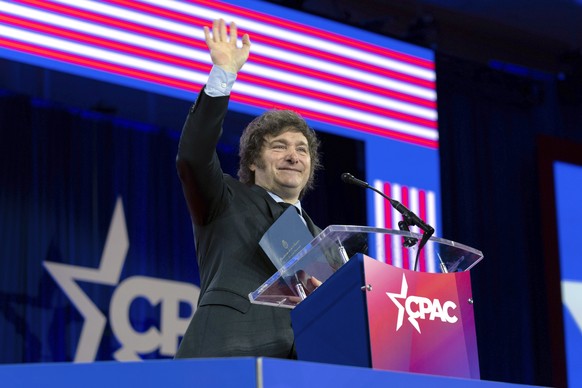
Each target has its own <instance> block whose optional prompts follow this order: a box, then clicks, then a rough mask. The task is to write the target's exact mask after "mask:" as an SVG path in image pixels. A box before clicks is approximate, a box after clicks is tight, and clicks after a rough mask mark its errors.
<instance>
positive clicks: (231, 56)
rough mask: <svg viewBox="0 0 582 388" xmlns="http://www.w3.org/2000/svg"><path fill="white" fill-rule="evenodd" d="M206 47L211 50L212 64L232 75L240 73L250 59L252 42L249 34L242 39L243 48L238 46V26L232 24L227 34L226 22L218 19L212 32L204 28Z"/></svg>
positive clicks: (214, 22) (213, 25)
mask: <svg viewBox="0 0 582 388" xmlns="http://www.w3.org/2000/svg"><path fill="white" fill-rule="evenodd" d="M204 37H205V40H206V45H207V46H208V48H209V49H210V58H211V59H212V63H213V64H214V65H216V66H220V67H221V68H223V69H224V70H226V71H228V72H231V73H235V74H236V73H238V71H239V70H240V69H241V68H242V66H243V65H244V64H245V62H246V61H247V59H248V58H249V53H250V49H251V40H250V38H249V35H248V34H244V35H243V37H242V47H238V46H237V26H236V24H235V23H234V22H231V23H230V33H229V32H227V27H226V22H225V21H224V20H223V19H216V20H214V21H213V22H212V32H211V31H210V28H209V27H206V26H205V27H204Z"/></svg>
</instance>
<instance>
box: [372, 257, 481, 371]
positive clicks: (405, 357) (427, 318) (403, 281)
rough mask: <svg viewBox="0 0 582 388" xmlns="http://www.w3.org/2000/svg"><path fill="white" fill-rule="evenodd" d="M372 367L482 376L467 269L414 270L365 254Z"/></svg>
mask: <svg viewBox="0 0 582 388" xmlns="http://www.w3.org/2000/svg"><path fill="white" fill-rule="evenodd" d="M364 278H365V283H366V286H367V290H368V291H367V293H366V304H367V314H368V325H369V330H370V331H369V335H370V348H371V349H370V350H371V356H372V357H371V358H372V367H373V368H375V369H385V370H401V371H409V372H418V373H427V374H439V375H446V376H458V377H469V378H479V364H478V356H477V340H476V335H475V325H474V316H473V304H472V300H471V280H470V276H469V272H456V273H450V274H431V273H426V272H413V271H409V270H404V269H401V268H397V267H393V266H390V265H386V264H384V263H380V262H378V261H376V260H374V259H371V258H369V257H367V256H364Z"/></svg>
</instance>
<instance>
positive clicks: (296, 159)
mask: <svg viewBox="0 0 582 388" xmlns="http://www.w3.org/2000/svg"><path fill="white" fill-rule="evenodd" d="M287 160H288V161H289V162H291V163H294V164H295V163H297V162H299V157H298V156H297V151H296V150H295V148H293V147H291V148H289V152H288V153H287Z"/></svg>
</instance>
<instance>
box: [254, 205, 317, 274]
mask: <svg viewBox="0 0 582 388" xmlns="http://www.w3.org/2000/svg"><path fill="white" fill-rule="evenodd" d="M311 240H313V235H312V234H311V232H310V231H309V229H308V228H307V226H306V225H305V223H304V222H303V220H302V219H301V216H300V215H299V213H297V209H296V208H295V207H294V206H289V208H288V209H287V210H285V212H284V213H283V214H282V215H281V216H280V217H279V218H278V219H277V220H276V221H275V222H274V223H273V225H271V227H270V228H269V229H268V230H267V232H266V233H265V234H264V235H263V237H262V238H261V241H259V245H260V246H261V248H263V251H265V253H266V254H267V256H268V257H269V259H271V262H273V264H274V265H275V267H276V268H277V269H280V268H281V267H283V266H284V265H285V263H286V262H287V261H289V259H291V258H292V257H293V256H295V254H296V253H297V252H299V251H300V250H302V249H303V248H305V246H306V245H307V244H309V242H311Z"/></svg>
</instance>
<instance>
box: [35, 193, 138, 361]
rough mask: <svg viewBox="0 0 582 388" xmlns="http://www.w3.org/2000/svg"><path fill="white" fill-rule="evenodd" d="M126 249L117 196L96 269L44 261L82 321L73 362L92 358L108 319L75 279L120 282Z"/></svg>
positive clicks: (102, 282) (120, 208)
mask: <svg viewBox="0 0 582 388" xmlns="http://www.w3.org/2000/svg"><path fill="white" fill-rule="evenodd" d="M128 249H129V239H128V236H127V227H126V224H125V214H124V211H123V202H122V200H121V198H118V199H117V201H116V203H115V210H114V211H113V217H112V218H111V224H110V225H109V231H108V232H107V239H106V240H105V247H104V249H103V254H102V255H101V263H100V264H99V268H86V267H79V266H75V265H69V264H62V263H55V262H49V261H45V262H43V265H44V267H45V268H46V270H47V271H48V272H49V273H50V275H51V276H52V277H53V279H54V280H55V282H57V284H58V285H59V286H60V287H61V289H62V290H63V292H64V293H65V294H66V295H67V296H68V297H69V299H70V300H71V302H72V303H73V304H74V305H75V307H76V308H77V310H79V313H80V314H81V315H82V316H83V318H84V320H85V322H84V323H83V329H82V330H81V336H80V338H79V344H78V346H77V352H76V354H75V358H74V361H75V362H90V361H94V360H95V357H96V355H97V350H98V349H99V344H100V343H101V337H102V335H103V330H104V329H105V325H106V323H107V318H105V316H104V315H103V313H101V311H100V310H99V309H98V308H97V306H96V305H95V304H94V303H93V301H91V299H90V298H89V297H88V296H87V294H85V292H83V290H82V289H81V287H79V284H78V283H77V282H78V281H87V282H92V283H97V284H105V285H109V286H114V285H116V284H117V283H119V277H120V276H121V270H122V268H123V263H124V262H125V256H126V254H127V250H128Z"/></svg>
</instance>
